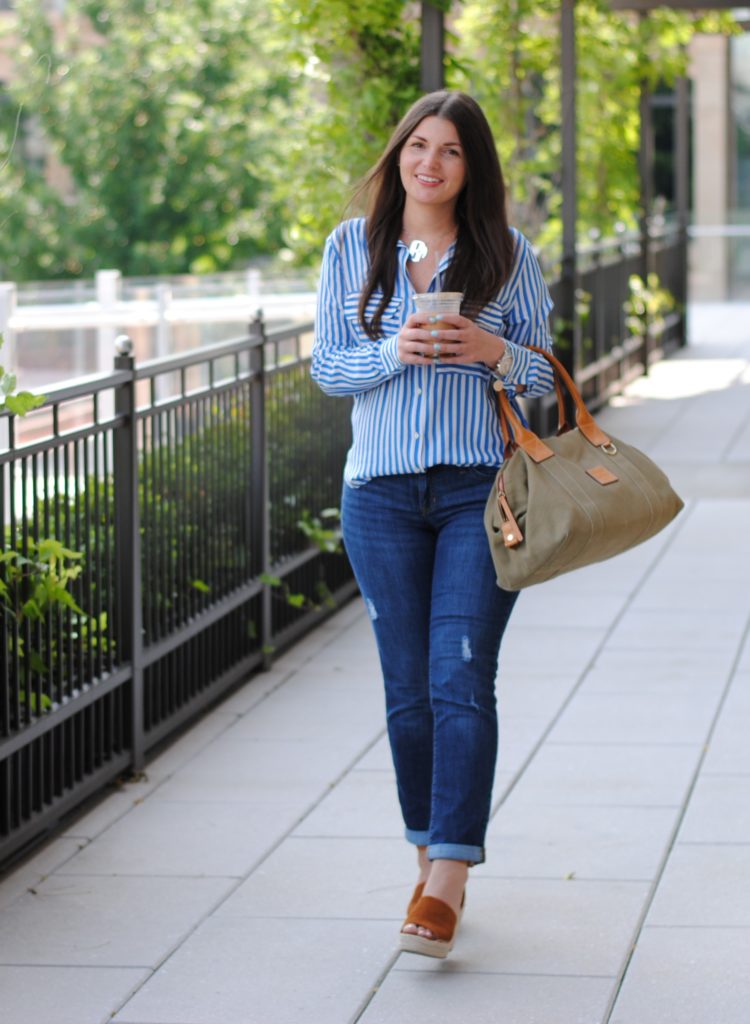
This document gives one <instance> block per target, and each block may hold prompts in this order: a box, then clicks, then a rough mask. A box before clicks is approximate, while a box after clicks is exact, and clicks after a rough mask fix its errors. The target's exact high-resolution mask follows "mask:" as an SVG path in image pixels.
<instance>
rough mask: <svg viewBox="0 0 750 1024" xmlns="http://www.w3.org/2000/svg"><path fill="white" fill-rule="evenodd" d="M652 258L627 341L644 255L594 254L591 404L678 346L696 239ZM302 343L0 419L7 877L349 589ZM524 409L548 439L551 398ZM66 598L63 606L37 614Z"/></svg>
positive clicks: (248, 352) (2, 817)
mask: <svg viewBox="0 0 750 1024" xmlns="http://www.w3.org/2000/svg"><path fill="white" fill-rule="evenodd" d="M650 253H651V255H650V260H651V266H652V268H653V269H654V271H655V272H656V273H658V274H659V277H660V281H661V284H662V286H663V287H665V288H667V289H669V290H670V292H671V293H672V294H673V295H674V296H675V298H676V299H677V300H678V305H677V307H676V308H675V310H674V312H673V313H672V314H671V315H670V316H669V317H667V318H666V319H665V320H664V321H663V323H662V324H660V328H659V334H658V336H657V335H656V334H654V333H653V332H652V330H651V325H650V324H649V323H648V318H646V319H645V320H644V323H643V330H642V331H641V332H639V333H632V331H631V330H630V329H628V328H627V327H626V324H625V309H624V304H625V302H626V301H627V300H628V297H629V295H630V288H629V278H630V276H631V275H633V274H641V275H642V274H643V267H642V257H641V251H640V248H639V246H638V243H637V242H634V241H633V240H632V239H622V240H620V241H619V242H617V243H614V244H613V243H601V244H598V245H593V246H591V247H589V249H587V250H586V251H584V252H582V253H581V258H580V263H579V267H580V272H579V281H578V285H579V292H580V301H579V304H578V314H577V317H576V322H575V324H574V329H573V331H572V338H573V341H572V345H573V349H572V353H569V356H570V360H569V361H570V362H571V364H572V366H573V367H574V371H575V376H576V380H577V382H578V384H579V386H580V387H581V389H582V391H583V392H584V396H585V398H586V399H587V402H588V404H589V405H590V406H591V407H592V408H596V407H597V406H598V405H601V404H602V403H603V402H605V401H606V400H607V398H608V397H609V396H610V395H611V394H613V393H614V392H615V391H617V390H619V389H621V388H622V387H623V386H624V384H625V383H627V381H629V380H630V379H632V377H633V376H635V375H637V374H639V373H642V372H647V371H648V366H649V364H650V362H651V361H653V359H654V358H656V356H657V354H659V353H660V352H661V351H663V350H664V349H667V348H670V347H672V346H675V345H678V344H681V343H682V342H683V341H684V325H685V316H684V305H683V303H684V301H685V292H684V270H685V244H684V237H683V236H681V235H680V234H678V233H677V232H669V231H666V230H665V231H664V232H663V234H662V236H661V237H659V238H655V239H654V240H653V241H652V246H651V249H650ZM559 288H560V285H559V283H556V282H553V283H552V286H551V291H552V293H553V298H554V297H555V293H556V291H557V290H559ZM557 327H559V324H557V325H555V323H554V321H553V328H555V329H556V328H557ZM310 331H311V325H310V324H305V325H301V326H297V327H294V328H289V329H285V330H280V331H274V332H272V333H270V334H266V332H265V329H264V326H263V323H262V322H261V320H260V319H257V320H256V321H255V322H254V323H253V325H252V328H251V330H250V332H249V334H248V335H246V336H245V337H242V338H240V339H238V340H234V341H228V342H222V343H220V344H216V345H213V346H209V347H206V348H201V349H198V350H194V351H191V352H188V353H184V354H180V355H175V356H171V357H168V358H161V359H158V360H153V361H150V362H147V363H143V364H141V365H139V366H136V365H135V364H134V360H133V358H132V355H131V354H130V352H129V351H128V346H127V345H124V346H123V345H121V351H120V354H119V355H118V357H117V358H116V360H115V368H114V370H113V371H112V372H110V373H106V374H100V375H97V376H95V377H92V378H88V379H85V380H79V381H77V382H74V383H72V384H70V385H68V386H59V387H54V388H51V389H49V390H48V394H47V398H46V402H45V404H44V406H43V407H42V408H41V409H40V410H38V411H36V412H34V413H31V414H30V415H29V416H28V417H26V418H25V419H18V418H17V417H10V416H7V415H3V416H0V438H1V437H2V428H3V426H5V428H6V432H7V444H6V447H5V450H0V538H2V548H3V558H2V559H0V589H3V587H4V588H5V590H6V591H7V595H6V596H7V604H6V606H4V607H3V606H2V605H0V613H1V614H2V629H0V659H1V661H0V671H1V672H2V675H1V676H0V863H2V862H3V861H7V860H8V859H9V858H10V857H11V856H13V855H15V854H16V853H17V851H19V850H20V849H22V848H23V847H24V846H25V845H26V844H29V843H31V842H32V841H33V840H35V839H36V838H38V837H39V836H40V835H42V834H43V833H44V831H45V830H47V829H49V828H50V827H53V826H54V825H55V824H56V823H57V822H58V821H59V819H60V817H61V816H62V815H63V814H64V813H66V812H67V811H69V810H70V809H72V808H73V807H75V806H76V805H77V804H79V803H81V802H82V801H83V800H84V799H85V798H86V797H87V796H89V795H90V794H91V793H93V792H95V791H97V790H99V789H101V788H103V787H104V786H105V785H106V784H107V783H109V782H110V781H112V780H113V779H114V778H116V777H117V776H118V775H120V774H122V773H124V772H127V771H129V770H132V769H138V768H139V767H140V766H141V765H142V764H143V762H144V758H145V756H146V754H147V753H148V752H149V751H151V750H153V748H154V747H155V746H156V745H157V744H159V743H160V742H162V741H164V740H165V739H166V737H168V736H169V735H170V734H171V733H173V732H174V731H175V730H177V729H178V728H180V727H181V726H182V725H183V724H184V723H185V722H186V721H187V720H188V719H190V718H192V717H194V716H196V715H197V714H198V713H199V711H200V710H201V709H202V708H204V707H205V706H206V705H208V704H209V703H211V702H213V701H215V700H217V699H218V697H219V696H220V695H221V694H223V693H225V692H226V691H227V690H228V689H229V688H230V687H232V686H234V685H235V684H237V683H239V682H240V681H241V680H242V679H244V678H246V677H247V676H248V674H249V673H250V672H252V671H253V670H254V669H256V668H259V667H260V666H262V665H263V664H264V663H266V662H267V661H268V659H269V656H270V653H271V651H272V650H273V649H278V648H280V647H283V646H285V645H286V644H288V643H291V642H292V641H293V640H294V639H295V638H296V637H297V636H298V635H300V633H302V632H303V631H304V630H306V629H309V628H310V627H311V626H312V625H313V624H314V623H315V622H316V621H319V619H320V616H321V610H320V609H321V607H323V608H324V607H325V606H327V605H328V604H329V603H331V598H332V599H333V601H334V602H335V601H340V600H343V599H344V598H346V597H347V596H348V595H350V594H353V593H354V592H355V583H354V581H353V578H352V575H351V570H350V568H349V565H348V562H347V560H346V558H345V557H343V556H342V555H340V554H329V553H326V552H325V551H322V550H321V549H320V548H319V547H316V546H314V545H312V546H311V544H310V542H309V540H308V537H307V535H306V534H305V532H303V530H302V529H300V527H299V523H300V520H304V518H305V516H306V515H307V516H315V515H316V514H319V513H320V512H321V511H322V510H323V509H324V508H326V507H328V506H337V505H338V504H339V497H340V487H341V476H342V469H343V463H344V459H345V454H346V449H347V447H348V444H349V436H350V428H349V414H350V403H349V402H348V401H344V400H340V399H339V400H332V399H330V398H327V397H326V396H325V395H323V393H322V392H320V391H319V389H318V388H317V386H316V385H315V384H314V383H313V382H312V380H311V379H310V375H309V357H308V356H306V355H305V354H304V352H306V351H309V348H310V345H309V333H310ZM527 408H528V413H529V418H530V420H531V422H532V425H533V426H534V427H535V429H537V430H540V431H541V432H548V431H549V430H551V429H553V428H554V426H555V422H554V421H555V420H556V404H555V401H554V396H549V397H545V398H543V399H536V400H534V401H533V402H529V403H527ZM50 538H52V539H54V541H55V542H56V543H57V544H58V545H59V546H60V548H59V549H57V550H55V549H54V548H51V547H50V546H49V545H47V547H46V548H45V547H44V544H43V543H42V542H43V541H45V540H47V539H50ZM79 555H80V557H78V556H79ZM53 562H54V565H53V564H52V563H53ZM66 574H67V576H68V577H69V578H66ZM55 586H57V587H58V588H61V589H63V588H64V590H65V593H67V594H68V595H69V597H68V598H66V597H61V596H60V593H59V592H58V599H57V600H49V601H48V604H47V605H45V603H44V601H45V587H46V588H47V590H48V591H49V590H50V588H52V591H54V587H55ZM40 588H41V589H40ZM52 597H53V598H54V593H52ZM47 598H50V593H47ZM29 602H31V603H29ZM35 605H36V606H37V607H38V610H39V614H36V613H35V610H34V609H35Z"/></svg>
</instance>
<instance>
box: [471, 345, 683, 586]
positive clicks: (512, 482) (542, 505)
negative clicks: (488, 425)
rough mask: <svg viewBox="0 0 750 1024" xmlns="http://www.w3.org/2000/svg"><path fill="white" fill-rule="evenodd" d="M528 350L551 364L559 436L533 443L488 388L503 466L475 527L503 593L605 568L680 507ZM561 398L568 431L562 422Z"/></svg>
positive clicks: (561, 372) (642, 460)
mask: <svg viewBox="0 0 750 1024" xmlns="http://www.w3.org/2000/svg"><path fill="white" fill-rule="evenodd" d="M530 348H532V349H533V351H535V352H539V353H541V354H542V355H543V356H544V357H545V359H547V360H548V361H549V362H550V363H551V364H552V368H553V370H554V374H555V388H556V391H557V399H558V413H559V427H558V432H557V435H556V436H555V437H545V438H544V439H542V438H540V437H538V436H537V435H536V434H534V433H533V432H532V431H531V430H529V429H528V428H527V427H525V426H524V425H523V423H522V422H521V420H520V418H519V416H518V415H517V413H516V411H515V409H514V408H513V406H512V405H511V403H510V401H509V399H508V396H507V395H506V394H505V392H504V391H503V388H502V384H501V383H500V382H499V381H497V382H495V385H494V387H495V389H496V391H497V395H498V411H499V415H500V425H501V428H502V431H503V438H504V441H505V461H504V462H503V465H502V466H501V467H500V469H499V470H498V473H497V477H496V478H495V483H494V486H493V488H492V491H491V493H490V496H489V498H488V500H487V507H486V509H485V515H484V525H485V529H486V531H487V536H488V538H489V542H490V550H491V553H492V560H493V562H494V565H495V571H496V573H497V582H498V586H500V587H502V588H503V589H504V590H521V589H522V588H523V587H530V586H532V585H533V584H535V583H542V582H544V581H545V580H550V579H552V578H553V577H555V576H560V575H561V574H562V573H565V572H570V571H571V570H573V569H579V568H581V567H582V566H584V565H590V564H591V563H593V562H600V561H603V560H604V559H605V558H612V556H613V555H618V554H620V553H621V552H623V551H627V550H628V548H632V547H634V546H635V545H636V544H640V543H641V542H642V541H645V540H648V538H649V537H653V536H654V534H656V533H658V532H659V530H662V529H663V528H664V527H665V526H666V525H667V524H668V523H669V522H671V520H672V519H674V517H675V516H676V515H677V513H678V512H679V511H680V509H681V508H682V507H683V502H682V500H681V498H680V497H679V496H678V495H677V494H676V493H675V492H674V490H673V489H672V487H671V485H670V483H669V480H668V479H667V477H666V475H665V474H664V473H663V472H662V471H661V470H660V469H659V467H658V466H656V465H655V464H654V463H653V462H652V461H651V459H649V458H648V456H646V455H644V454H643V452H641V451H639V450H638V449H637V448H633V447H632V446H631V445H628V444H625V443H624V442H623V441H620V440H619V439H618V438H616V437H611V436H610V435H608V434H606V433H605V432H604V431H603V430H601V429H600V428H599V426H598V425H597V423H596V422H595V421H594V419H593V417H592V415H591V413H590V412H589V411H588V409H587V408H586V405H585V404H584V401H583V399H582V398H581V395H580V393H579V391H578V389H577V388H576V386H575V384H574V383H573V380H572V378H571V377H570V375H569V374H568V372H567V370H566V369H565V367H564V366H563V365H562V363H560V362H559V360H557V359H556V358H555V357H554V356H552V355H550V354H549V352H546V351H545V350H544V349H541V348H537V347H536V346H530ZM566 390H567V391H568V393H569V394H570V395H571V396H572V398H573V404H574V407H575V426H572V425H571V424H570V423H569V422H568V419H567V416H566V412H565V400H564V393H565V391H566Z"/></svg>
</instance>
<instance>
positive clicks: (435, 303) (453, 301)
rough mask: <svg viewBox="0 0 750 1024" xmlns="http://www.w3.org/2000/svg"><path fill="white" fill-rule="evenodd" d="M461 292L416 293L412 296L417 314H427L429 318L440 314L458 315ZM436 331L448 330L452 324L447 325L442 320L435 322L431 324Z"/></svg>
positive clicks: (462, 295)
mask: <svg viewBox="0 0 750 1024" xmlns="http://www.w3.org/2000/svg"><path fill="white" fill-rule="evenodd" d="M463 298H464V293H463V292H418V293H417V294H416V295H415V296H414V302H415V305H416V307H417V313H427V314H428V315H429V316H438V317H439V316H440V314H441V313H460V312H461V303H462V302H463ZM433 327H435V328H436V329H437V330H438V331H439V330H441V329H442V330H450V329H451V327H453V324H447V323H445V321H444V320H436V321H435V322H434V324H433Z"/></svg>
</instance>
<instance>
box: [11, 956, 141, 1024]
mask: <svg viewBox="0 0 750 1024" xmlns="http://www.w3.org/2000/svg"><path fill="white" fill-rule="evenodd" d="M150 974H151V972H150V971H143V970H140V969H138V968H127V967H68V966H65V967H0V992H2V1013H3V1020H4V1021H6V1022H7V1024H109V1021H110V1019H111V1018H112V1015H113V1014H114V1013H115V1011H116V1010H117V1009H118V1007H120V1006H121V1005H122V1004H123V1003H124V1002H125V1001H126V1000H127V999H128V997H129V996H130V994H131V993H132V992H133V991H134V990H135V989H136V988H138V987H140V985H142V984H143V982H144V981H146V979H147V978H148V977H149V976H150Z"/></svg>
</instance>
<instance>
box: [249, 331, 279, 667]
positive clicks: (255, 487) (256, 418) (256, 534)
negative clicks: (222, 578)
mask: <svg viewBox="0 0 750 1024" xmlns="http://www.w3.org/2000/svg"><path fill="white" fill-rule="evenodd" d="M250 337H251V339H252V342H251V345H252V347H251V348H250V370H251V372H252V380H251V382H250V410H251V411H250V419H251V424H252V426H251V432H252V465H253V468H252V473H251V479H250V488H251V490H250V528H251V533H250V536H251V538H252V550H253V565H254V567H255V569H256V573H257V575H258V576H262V575H264V574H266V575H267V574H268V573H269V572H270V571H271V523H270V510H269V488H268V431H267V426H268V425H267V422H266V375H265V342H266V328H265V324H264V323H263V314H262V312H260V311H259V312H258V313H257V315H256V317H255V319H254V320H253V321H252V322H251V324H250ZM272 617H273V609H272V602H271V587H270V585H269V584H268V583H264V584H263V589H262V591H261V595H260V630H259V635H260V643H261V651H262V652H263V667H264V668H268V667H269V666H270V663H271V654H272V648H273V621H272Z"/></svg>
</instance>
